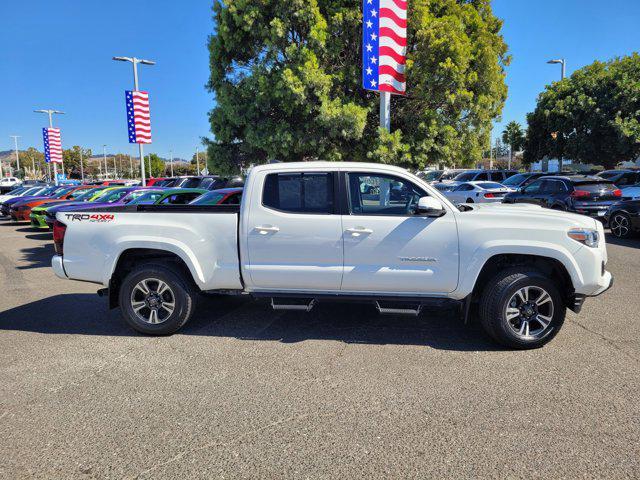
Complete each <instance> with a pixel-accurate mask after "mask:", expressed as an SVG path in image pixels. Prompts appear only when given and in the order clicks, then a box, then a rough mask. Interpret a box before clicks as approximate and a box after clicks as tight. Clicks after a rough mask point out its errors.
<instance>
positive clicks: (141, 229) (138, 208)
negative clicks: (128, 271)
mask: <svg viewBox="0 0 640 480" xmlns="http://www.w3.org/2000/svg"><path fill="white" fill-rule="evenodd" d="M239 212H240V207H239V206H238V205H133V206H119V207H97V208H95V209H88V210H86V209H85V210H78V211H77V212H74V211H73V210H70V211H67V212H59V213H58V214H57V216H56V218H57V220H59V221H61V222H62V223H64V224H66V225H67V231H66V234H65V238H64V255H63V258H62V265H63V267H64V272H65V274H66V276H67V277H68V278H70V279H75V280H84V281H88V282H94V283H99V284H101V285H104V286H108V283H109V279H110V278H111V275H112V273H113V271H114V270H115V268H116V266H117V264H118V261H119V259H120V258H122V256H123V255H132V254H133V255H138V254H139V255H143V254H145V255H148V254H149V252H152V251H153V250H158V251H163V252H170V253H172V254H175V255H176V256H177V257H179V258H180V260H182V261H183V262H184V264H185V265H186V266H187V268H188V269H189V270H190V271H191V273H192V275H193V278H194V281H195V282H196V283H197V284H198V286H199V287H200V288H201V289H203V290H215V289H241V288H242V281H241V277H240V262H239V253H238V222H239Z"/></svg>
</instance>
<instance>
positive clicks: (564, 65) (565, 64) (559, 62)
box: [547, 58, 567, 173]
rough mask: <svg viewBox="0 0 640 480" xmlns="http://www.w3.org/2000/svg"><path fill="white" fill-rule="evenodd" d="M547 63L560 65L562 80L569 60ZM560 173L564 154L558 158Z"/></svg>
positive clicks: (559, 59)
mask: <svg viewBox="0 0 640 480" xmlns="http://www.w3.org/2000/svg"><path fill="white" fill-rule="evenodd" d="M547 63H549V64H551V65H557V64H559V65H560V67H561V68H560V80H564V77H565V74H566V72H567V71H566V68H567V61H566V60H565V59H564V58H556V59H553V60H549V61H548V62H547ZM558 173H562V155H560V158H559V159H558Z"/></svg>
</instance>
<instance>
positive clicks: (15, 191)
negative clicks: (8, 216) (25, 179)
mask: <svg viewBox="0 0 640 480" xmlns="http://www.w3.org/2000/svg"><path fill="white" fill-rule="evenodd" d="M30 188H31V187H29V188H27V187H18V188H14V189H13V190H9V191H8V192H7V193H8V194H9V195H18V194H20V193H22V192H26V191H27V190H29V189H30Z"/></svg>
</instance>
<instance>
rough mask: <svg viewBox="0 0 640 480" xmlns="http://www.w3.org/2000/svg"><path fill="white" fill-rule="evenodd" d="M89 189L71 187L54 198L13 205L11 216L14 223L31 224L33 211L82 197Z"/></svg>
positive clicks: (36, 199) (85, 186)
mask: <svg viewBox="0 0 640 480" xmlns="http://www.w3.org/2000/svg"><path fill="white" fill-rule="evenodd" d="M87 188H92V187H91V186H89V185H82V186H79V187H69V188H65V189H63V190H61V191H60V192H58V193H57V194H56V195H54V196H53V197H36V198H32V199H31V200H25V201H24V202H17V203H14V204H13V205H11V209H10V210H9V215H11V219H12V220H13V221H14V222H29V221H31V220H30V218H29V215H31V209H32V208H33V207H38V206H40V205H44V204H47V205H48V204H51V203H57V202H64V201H65V200H73V199H74V198H75V197H77V196H78V195H80V194H81V193H82V192H83V191H85V190H86V189H87Z"/></svg>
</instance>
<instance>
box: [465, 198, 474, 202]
mask: <svg viewBox="0 0 640 480" xmlns="http://www.w3.org/2000/svg"><path fill="white" fill-rule="evenodd" d="M465 203H473V199H472V198H467V201H466V202H465Z"/></svg>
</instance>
